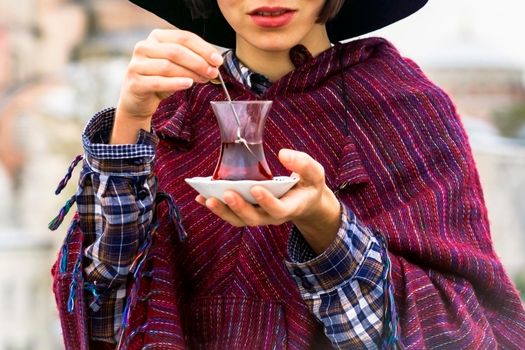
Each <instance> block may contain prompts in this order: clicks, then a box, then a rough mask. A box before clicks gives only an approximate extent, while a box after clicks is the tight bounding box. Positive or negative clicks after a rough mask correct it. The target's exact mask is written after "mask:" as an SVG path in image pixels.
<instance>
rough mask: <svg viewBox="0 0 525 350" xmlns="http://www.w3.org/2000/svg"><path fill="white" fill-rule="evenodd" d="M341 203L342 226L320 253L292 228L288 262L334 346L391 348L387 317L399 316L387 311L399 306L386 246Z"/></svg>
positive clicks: (340, 347)
mask: <svg viewBox="0 0 525 350" xmlns="http://www.w3.org/2000/svg"><path fill="white" fill-rule="evenodd" d="M342 207H343V210H342V224H341V227H340V229H339V231H338V233H337V236H336V238H335V240H334V242H333V243H332V244H331V245H330V246H329V247H328V248H327V250H326V251H325V252H323V253H322V254H320V255H318V256H316V255H315V253H314V252H313V251H312V249H311V248H310V247H309V246H308V243H307V242H306V241H305V239H304V238H303V237H302V235H301V233H300V232H299V231H298V230H297V229H294V231H293V232H292V234H291V236H290V240H289V242H288V254H289V257H290V260H291V261H287V262H286V264H287V267H288V270H289V271H290V274H291V275H292V277H293V278H294V280H295V281H296V283H297V285H298V287H299V291H300V293H301V295H302V297H303V299H304V300H305V302H306V303H307V305H308V306H309V308H310V310H311V311H312V313H313V314H314V315H315V317H316V318H317V319H318V320H319V321H320V322H322V323H323V325H324V332H325V334H326V336H327V337H328V339H329V340H330V341H331V342H332V344H333V345H334V346H336V347H337V348H339V349H377V348H379V347H382V348H387V347H388V344H389V343H387V342H386V341H385V339H384V336H385V334H386V335H389V336H390V335H391V332H388V330H384V329H383V328H384V325H387V326H388V327H390V325H391V322H390V321H388V320H385V316H387V317H390V316H391V315H395V310H393V312H392V311H391V310H387V308H390V307H391V308H394V307H395V306H394V304H393V303H392V302H390V298H389V296H390V293H388V290H387V289H389V288H391V287H390V284H389V283H388V279H389V264H388V256H387V254H386V245H385V243H384V242H383V240H382V239H378V238H377V237H376V236H375V235H374V233H373V232H372V231H370V230H369V229H368V228H366V227H364V226H363V225H361V224H360V223H359V222H358V220H357V218H356V217H355V215H354V213H352V212H351V211H350V210H349V209H348V208H346V206H345V205H343V206H342ZM385 311H386V312H385ZM394 324H395V323H394ZM384 331H385V332H384ZM394 333H395V330H394ZM394 336H396V335H395V334H394Z"/></svg>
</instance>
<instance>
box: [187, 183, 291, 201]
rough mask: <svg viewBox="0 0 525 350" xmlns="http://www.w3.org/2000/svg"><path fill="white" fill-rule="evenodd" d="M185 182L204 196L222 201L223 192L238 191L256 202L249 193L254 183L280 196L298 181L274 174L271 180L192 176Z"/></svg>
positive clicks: (247, 198)
mask: <svg viewBox="0 0 525 350" xmlns="http://www.w3.org/2000/svg"><path fill="white" fill-rule="evenodd" d="M185 180H186V182H187V183H188V184H189V185H190V186H191V187H193V188H194V189H195V190H197V192H199V193H200V194H201V195H203V196H204V197H205V198H210V197H215V198H217V199H219V200H220V201H221V202H223V203H224V200H223V197H222V196H223V194H224V192H226V191H227V190H233V191H235V192H237V193H239V194H240V195H241V196H242V197H243V198H244V199H246V201H248V202H250V203H252V204H256V203H257V201H256V200H255V199H254V198H253V196H252V195H251V194H250V188H252V187H253V186H255V185H259V186H262V187H264V188H266V189H268V190H269V191H270V192H271V193H272V194H273V195H274V196H275V197H277V198H280V197H281V196H283V195H284V194H285V193H286V192H287V191H288V190H289V189H290V188H292V187H293V186H294V185H295V184H296V183H297V182H298V181H299V178H297V177H290V176H275V177H274V178H273V179H272V180H262V181H255V180H236V181H230V180H212V179H211V176H208V177H192V178H190V179H185Z"/></svg>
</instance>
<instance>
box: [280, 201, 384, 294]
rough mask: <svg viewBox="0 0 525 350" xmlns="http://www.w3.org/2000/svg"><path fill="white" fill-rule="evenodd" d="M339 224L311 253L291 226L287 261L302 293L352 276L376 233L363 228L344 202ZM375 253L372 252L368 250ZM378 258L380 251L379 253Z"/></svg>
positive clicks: (325, 288)
mask: <svg viewBox="0 0 525 350" xmlns="http://www.w3.org/2000/svg"><path fill="white" fill-rule="evenodd" d="M341 207H342V214H341V226H340V228H339V230H338V232H337V235H336V237H335V239H334V241H333V242H332V243H331V244H330V246H329V247H328V248H327V249H326V250H325V251H324V252H323V253H322V254H320V255H317V256H316V254H315V253H314V251H313V250H312V248H310V246H309V245H308V243H307V242H306V240H305V239H304V238H303V236H302V235H301V233H300V232H299V231H298V230H297V229H296V228H294V230H293V231H292V234H291V235H290V239H289V241H288V255H289V257H290V261H288V262H286V265H287V267H288V270H289V271H290V273H291V275H292V277H293V278H294V279H295V280H296V282H297V285H298V286H299V289H300V291H301V293H302V294H303V293H307V294H310V293H319V292H324V291H327V290H331V289H333V288H336V287H337V286H338V285H339V284H341V283H342V282H345V281H348V280H350V279H352V278H353V276H354V275H355V273H356V272H357V269H358V268H359V266H360V265H361V264H362V262H363V260H364V258H365V256H366V254H369V253H371V252H370V247H371V244H372V243H373V241H375V240H376V239H375V237H374V235H373V234H372V232H370V231H369V230H367V229H364V228H363V227H362V226H361V225H360V224H359V223H358V221H357V219H356V217H355V214H353V213H352V212H351V211H350V210H349V209H348V208H347V207H346V206H345V205H342V206H341ZM371 254H373V255H374V253H371ZM378 260H379V261H380V260H381V258H380V255H379V254H378Z"/></svg>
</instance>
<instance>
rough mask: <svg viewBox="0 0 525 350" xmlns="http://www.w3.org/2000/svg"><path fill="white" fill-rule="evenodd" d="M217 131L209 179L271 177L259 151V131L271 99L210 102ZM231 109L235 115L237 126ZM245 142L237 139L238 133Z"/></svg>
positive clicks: (260, 139)
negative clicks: (216, 148)
mask: <svg viewBox="0 0 525 350" xmlns="http://www.w3.org/2000/svg"><path fill="white" fill-rule="evenodd" d="M211 104H212V107H213V111H214V112H215V116H216V117H217V121H218V123H219V128H220V132H221V144H222V145H221V151H220V155H219V161H218V162H217V166H216V167H215V171H214V172H213V176H212V179H213V180H271V179H272V178H273V177H272V173H271V172H270V169H269V167H268V163H267V162H266V158H265V156H264V150H263V131H264V124H265V121H266V116H267V114H268V111H269V109H270V107H271V104H272V101H232V102H226V101H224V102H211ZM232 108H235V112H236V113H237V116H238V117H239V121H240V130H238V128H239V125H238V124H237V121H236V119H235V115H234V113H233V110H232ZM239 133H240V136H241V137H242V138H243V139H244V140H245V141H246V142H240V141H239V139H238V135H239Z"/></svg>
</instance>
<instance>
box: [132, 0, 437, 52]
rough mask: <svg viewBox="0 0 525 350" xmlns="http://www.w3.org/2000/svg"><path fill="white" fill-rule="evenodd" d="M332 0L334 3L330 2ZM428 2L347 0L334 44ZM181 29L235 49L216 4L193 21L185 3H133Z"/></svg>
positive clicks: (333, 24) (335, 24)
mask: <svg viewBox="0 0 525 350" xmlns="http://www.w3.org/2000/svg"><path fill="white" fill-rule="evenodd" d="M327 1H330V0H327ZM427 1H428V0H346V1H345V3H344V5H343V7H342V8H341V10H340V11H339V13H338V14H337V16H336V17H335V18H334V19H332V20H330V21H329V22H328V23H327V24H326V27H327V30H328V36H329V38H330V41H332V42H336V41H341V40H345V39H350V38H353V37H356V36H359V35H363V34H366V33H369V32H371V31H374V30H376V29H380V28H383V27H386V26H387V25H389V24H392V23H394V22H397V21H399V20H401V19H403V18H405V17H408V16H410V15H411V14H413V13H414V12H416V11H417V10H419V9H420V8H422V7H423V6H424V5H425V4H426V3H427ZM131 2H133V3H135V4H136V5H138V6H140V7H142V8H144V9H146V10H148V11H150V12H152V13H154V14H156V15H157V16H159V17H161V18H163V19H165V20H166V21H168V22H169V23H171V24H173V25H174V26H176V27H177V28H179V29H183V30H189V31H191V32H193V33H195V34H197V35H199V36H201V37H202V38H203V39H204V40H206V41H209V42H210V43H212V44H215V45H219V46H222V47H228V48H232V47H234V46H235V32H234V31H233V29H232V27H230V25H229V24H228V22H227V21H226V19H225V18H224V16H223V15H222V13H221V11H220V10H219V7H218V6H217V2H216V1H212V3H213V6H214V7H213V9H212V10H211V14H210V15H209V17H208V18H207V19H193V18H192V16H191V12H190V10H189V8H188V7H187V6H186V4H185V2H184V0H131Z"/></svg>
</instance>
